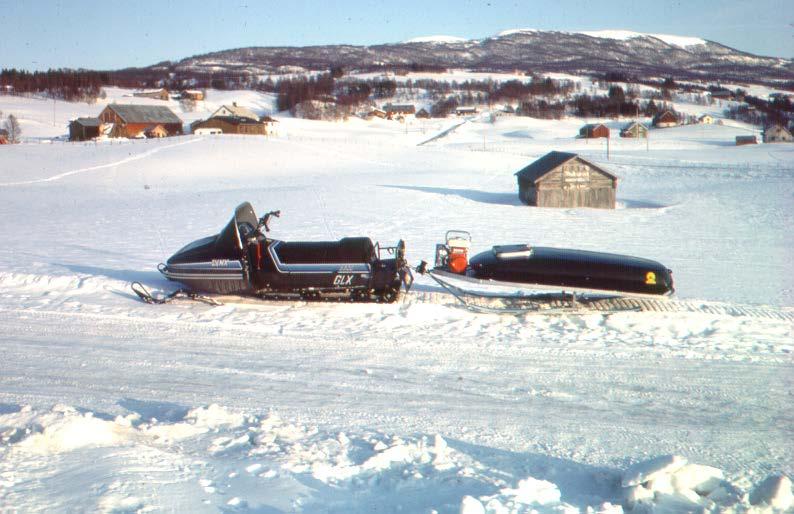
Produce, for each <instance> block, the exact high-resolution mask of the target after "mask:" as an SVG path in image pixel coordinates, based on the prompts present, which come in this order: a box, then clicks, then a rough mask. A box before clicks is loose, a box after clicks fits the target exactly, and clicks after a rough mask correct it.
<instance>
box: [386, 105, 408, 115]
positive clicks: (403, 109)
mask: <svg viewBox="0 0 794 514" xmlns="http://www.w3.org/2000/svg"><path fill="white" fill-rule="evenodd" d="M383 110H384V111H386V114H387V115H388V116H392V115H394V114H413V113H415V112H416V107H414V106H413V105H412V104H386V105H384V106H383Z"/></svg>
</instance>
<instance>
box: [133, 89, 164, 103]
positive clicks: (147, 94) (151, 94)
mask: <svg viewBox="0 0 794 514" xmlns="http://www.w3.org/2000/svg"><path fill="white" fill-rule="evenodd" d="M132 96H136V97H138V98H152V99H154V100H170V99H171V97H170V95H169V93H168V90H167V89H166V88H162V89H155V90H154V91H136V92H134V93H132Z"/></svg>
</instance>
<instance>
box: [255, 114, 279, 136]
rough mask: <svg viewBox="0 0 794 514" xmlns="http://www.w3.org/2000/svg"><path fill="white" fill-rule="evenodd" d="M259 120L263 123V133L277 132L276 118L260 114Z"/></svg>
mask: <svg viewBox="0 0 794 514" xmlns="http://www.w3.org/2000/svg"><path fill="white" fill-rule="evenodd" d="M259 121H260V122H262V123H263V124H264V125H265V134H267V135H272V134H275V133H276V132H277V131H276V127H277V125H276V123H278V120H277V119H276V118H271V117H270V116H262V118H260V119H259Z"/></svg>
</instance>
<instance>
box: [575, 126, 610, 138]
mask: <svg viewBox="0 0 794 514" xmlns="http://www.w3.org/2000/svg"><path fill="white" fill-rule="evenodd" d="M579 137H582V138H585V139H593V138H598V137H609V127H607V126H606V125H604V124H603V123H588V124H587V125H585V126H584V127H582V128H580V129H579Z"/></svg>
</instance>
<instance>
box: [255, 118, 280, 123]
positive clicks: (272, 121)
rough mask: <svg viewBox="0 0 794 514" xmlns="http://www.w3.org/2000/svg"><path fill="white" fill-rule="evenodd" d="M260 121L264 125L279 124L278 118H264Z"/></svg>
mask: <svg viewBox="0 0 794 514" xmlns="http://www.w3.org/2000/svg"><path fill="white" fill-rule="evenodd" d="M259 121H261V122H262V123H278V120H277V119H276V118H271V117H270V116H262V119H260V120H259Z"/></svg>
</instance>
